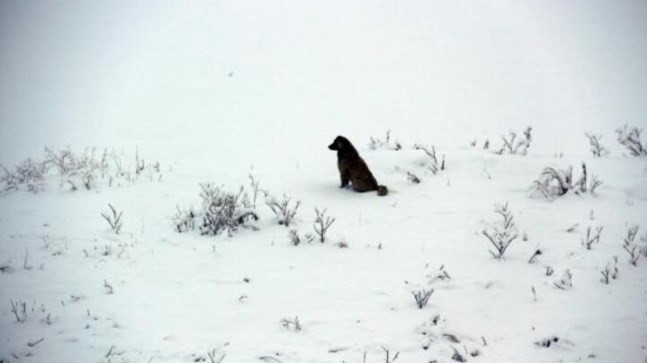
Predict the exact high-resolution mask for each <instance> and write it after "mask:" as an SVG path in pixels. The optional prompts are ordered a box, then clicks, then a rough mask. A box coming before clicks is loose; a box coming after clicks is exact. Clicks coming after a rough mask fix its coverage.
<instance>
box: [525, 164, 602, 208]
mask: <svg viewBox="0 0 647 363" xmlns="http://www.w3.org/2000/svg"><path fill="white" fill-rule="evenodd" d="M600 185H602V181H601V180H600V179H598V177H597V176H596V175H592V176H591V179H590V180H588V173H587V169H586V164H585V163H582V175H581V176H580V178H579V179H578V180H577V181H576V182H573V167H572V166H569V167H568V168H567V169H555V168H552V167H547V168H544V170H543V171H542V172H541V174H540V175H539V178H537V179H536V180H535V181H533V183H532V185H531V187H530V191H531V195H533V196H537V195H539V196H543V197H544V198H546V199H548V200H553V199H555V198H557V197H561V196H563V195H565V194H567V193H568V192H569V191H571V190H572V191H573V192H574V193H575V194H578V195H579V194H580V193H586V192H589V193H591V194H595V190H596V189H597V188H598V187H599V186H600Z"/></svg>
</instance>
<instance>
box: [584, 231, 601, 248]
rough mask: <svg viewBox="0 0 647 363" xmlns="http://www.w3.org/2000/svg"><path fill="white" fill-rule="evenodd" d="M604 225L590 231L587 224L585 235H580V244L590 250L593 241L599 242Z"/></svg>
mask: <svg viewBox="0 0 647 363" xmlns="http://www.w3.org/2000/svg"><path fill="white" fill-rule="evenodd" d="M603 228H604V227H602V226H597V227H595V232H591V227H590V226H589V227H588V228H587V229H586V235H585V236H584V237H582V246H584V247H586V249H587V250H590V249H591V248H592V246H593V244H594V243H598V242H600V234H601V233H602V229H603Z"/></svg>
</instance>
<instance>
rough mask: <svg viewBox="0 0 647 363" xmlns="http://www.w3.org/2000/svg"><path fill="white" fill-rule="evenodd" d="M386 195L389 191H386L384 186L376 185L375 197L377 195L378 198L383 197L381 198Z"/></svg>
mask: <svg viewBox="0 0 647 363" xmlns="http://www.w3.org/2000/svg"><path fill="white" fill-rule="evenodd" d="M388 193H389V190H388V189H386V187H385V186H384V185H378V186H377V195H379V196H380V197H383V196H385V195H387V194H388Z"/></svg>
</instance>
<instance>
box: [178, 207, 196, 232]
mask: <svg viewBox="0 0 647 363" xmlns="http://www.w3.org/2000/svg"><path fill="white" fill-rule="evenodd" d="M176 208H177V212H176V213H175V215H174V216H173V224H174V225H175V231H176V232H178V233H182V232H188V231H193V230H194V229H195V218H196V216H197V215H196V213H195V211H193V208H189V209H180V207H178V206H176Z"/></svg>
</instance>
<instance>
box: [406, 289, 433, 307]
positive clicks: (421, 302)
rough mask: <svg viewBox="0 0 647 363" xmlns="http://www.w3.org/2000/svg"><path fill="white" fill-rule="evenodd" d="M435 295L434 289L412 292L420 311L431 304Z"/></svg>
mask: <svg viewBox="0 0 647 363" xmlns="http://www.w3.org/2000/svg"><path fill="white" fill-rule="evenodd" d="M433 293H434V289H422V290H418V291H411V294H412V295H413V298H414V299H415V300H416V305H417V306H418V309H422V308H424V307H425V306H426V305H427V303H428V302H429V298H430V297H431V294H433Z"/></svg>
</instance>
